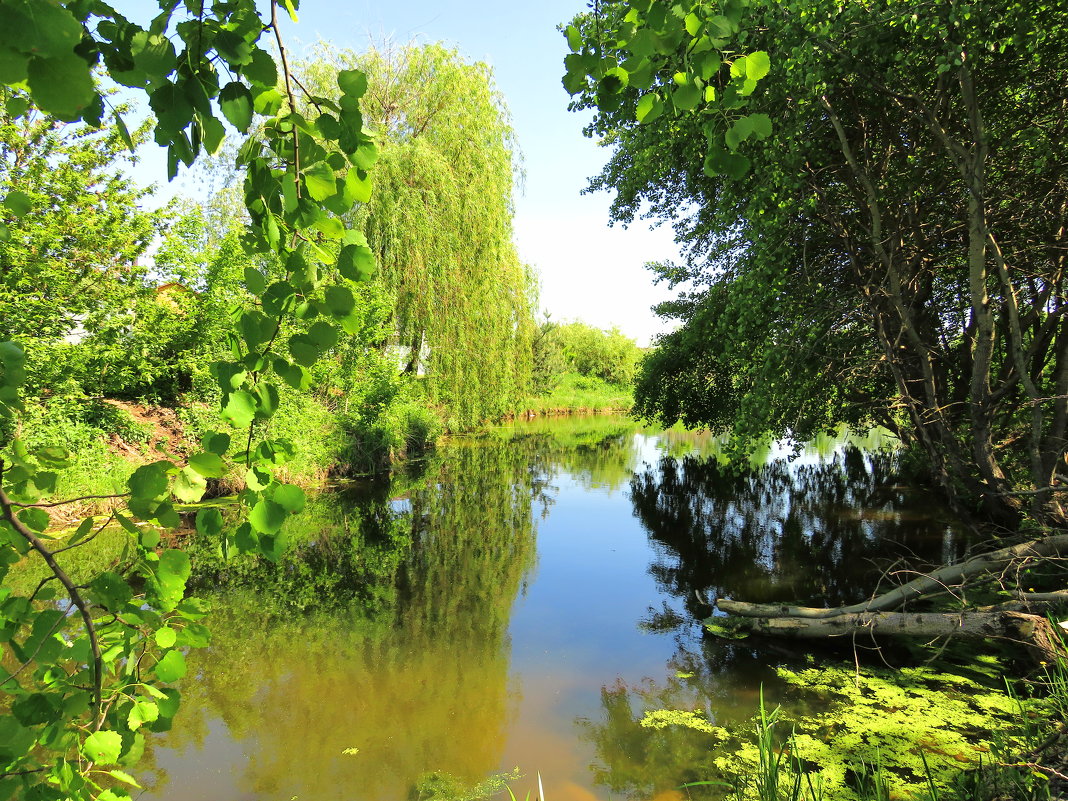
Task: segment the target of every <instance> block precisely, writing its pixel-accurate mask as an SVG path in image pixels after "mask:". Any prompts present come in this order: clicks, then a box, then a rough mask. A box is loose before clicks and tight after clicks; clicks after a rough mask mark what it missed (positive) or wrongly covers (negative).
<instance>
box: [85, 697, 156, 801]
mask: <svg viewBox="0 0 1068 801" xmlns="http://www.w3.org/2000/svg"><path fill="white" fill-rule="evenodd" d="M157 714H158V710H157ZM105 772H106V773H107V774H108V775H109V776H111V777H112V778H114V779H118V780H119V781H120V782H124V783H126V784H129V785H130V786H132V787H136V788H137V789H139V790H140V789H141V785H140V784H138V783H137V779H135V778H134V777H133V776H131V775H130V774H129V773H127V772H126V771H124V770H109V771H105ZM102 798H103V796H97V801H101V799H102Z"/></svg>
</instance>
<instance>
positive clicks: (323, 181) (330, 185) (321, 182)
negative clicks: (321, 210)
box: [304, 161, 337, 200]
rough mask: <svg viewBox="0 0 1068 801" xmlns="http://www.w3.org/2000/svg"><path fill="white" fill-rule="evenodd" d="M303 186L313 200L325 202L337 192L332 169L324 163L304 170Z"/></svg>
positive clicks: (318, 163) (321, 162)
mask: <svg viewBox="0 0 1068 801" xmlns="http://www.w3.org/2000/svg"><path fill="white" fill-rule="evenodd" d="M304 185H305V186H306V187H307V188H308V194H309V195H311V196H312V198H313V199H314V200H326V199H327V198H328V197H331V196H333V194H334V193H335V192H336V191H337V182H336V181H335V177H334V168H333V167H331V166H330V165H329V164H327V163H326V162H325V161H318V162H316V163H315V164H312V165H310V166H308V167H307V168H305V170H304Z"/></svg>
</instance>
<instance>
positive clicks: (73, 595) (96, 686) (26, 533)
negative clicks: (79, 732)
mask: <svg viewBox="0 0 1068 801" xmlns="http://www.w3.org/2000/svg"><path fill="white" fill-rule="evenodd" d="M3 471H4V460H3V459H0V473H3ZM13 508H14V507H13V504H12V502H11V499H10V498H8V497H7V493H6V492H4V488H3V487H2V486H0V510H2V512H3V519H4V520H6V521H7V523H8V525H9V526H11V528H13V529H14V530H15V533H17V534H18V535H19V536H20V537H22V538H23V539H25V540H26V541H27V542H28V543H30V546H31V547H32V548H33V549H34V550H35V551H37V553H39V554H40V555H41V558H42V559H44V561H45V564H46V565H48V567H49V569H50V570H51V571H52V572H53V573H54V574H55V576H56V578H57V579H59V582H60V584H62V585H63V587H64V588H65V589H66V590H67V595H68V596H70V600H71V603H72V604H74V606H75V607H77V609H78V612H79V614H80V615H81V617H82V622H83V623H84V624H85V633H86V635H87V636H88V637H89V646H90V648H91V649H92V652H93V706H94V707H96V715H95V720H94V722H93V731H99V730H100V727H101V725H103V723H104V718H103V715H102V712H103V706H104V705H103V696H104V676H103V667H104V659H103V656H102V655H101V653H100V642H99V641H98V640H97V637H96V626H95V624H94V623H93V616H92V615H91V614H89V604H88V603H86V601H85V599H83V598H82V595H81V593H80V592H78V588H77V587H76V586H75V585H74V582H73V581H71V579H70V576H68V575H67V573H66V571H65V570H64V569H63V568H62V567H60V566H59V563H58V562H56V560H55V557H54V556H52V552H51V551H49V550H48V548H47V547H45V544H44V543H43V542H42V541H41V539H40V537H38V536H37V535H36V534H34V533H33V531H31V530H30V529H29V528H27V527H26V525H25V524H24V523H23V522H22V521H21V520H19V519H18V518H17V517H15V513H14V511H13Z"/></svg>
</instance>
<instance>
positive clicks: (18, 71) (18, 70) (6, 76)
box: [0, 46, 30, 117]
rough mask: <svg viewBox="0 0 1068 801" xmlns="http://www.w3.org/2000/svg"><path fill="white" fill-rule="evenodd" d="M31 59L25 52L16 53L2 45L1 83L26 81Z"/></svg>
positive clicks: (12, 83) (0, 53)
mask: <svg viewBox="0 0 1068 801" xmlns="http://www.w3.org/2000/svg"><path fill="white" fill-rule="evenodd" d="M29 61H30V59H29V56H26V55H24V54H23V53H16V52H15V51H14V50H10V49H8V48H6V47H3V46H0V83H5V84H7V85H8V86H13V85H15V84H17V83H22V82H23V81H25V80H26V74H27V67H28V66H29ZM8 102H10V101H8ZM24 111H25V110H24ZM11 116H12V117H21V116H22V115H21V114H12V115H11Z"/></svg>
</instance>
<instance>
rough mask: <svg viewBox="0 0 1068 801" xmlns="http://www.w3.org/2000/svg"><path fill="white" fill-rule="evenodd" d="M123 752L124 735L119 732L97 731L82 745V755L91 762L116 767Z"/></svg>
mask: <svg viewBox="0 0 1068 801" xmlns="http://www.w3.org/2000/svg"><path fill="white" fill-rule="evenodd" d="M121 752H122V735H121V734H119V733H118V732H117V731H95V732H93V733H92V734H90V735H89V736H88V737H86V738H85V742H83V743H82V753H83V754H85V756H86V758H87V759H88V760H89V761H90V762H95V763H97V764H102V765H114V764H116V763H117V762H118V761H119V754H120V753H121Z"/></svg>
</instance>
